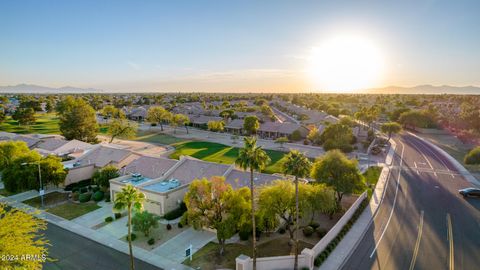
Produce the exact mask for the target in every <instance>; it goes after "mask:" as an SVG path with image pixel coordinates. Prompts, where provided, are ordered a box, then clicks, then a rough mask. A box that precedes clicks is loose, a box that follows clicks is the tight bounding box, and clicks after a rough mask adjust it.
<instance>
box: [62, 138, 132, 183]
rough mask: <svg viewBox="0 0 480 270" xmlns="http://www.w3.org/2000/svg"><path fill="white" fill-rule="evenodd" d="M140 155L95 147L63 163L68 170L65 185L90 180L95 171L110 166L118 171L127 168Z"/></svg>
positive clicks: (107, 147)
mask: <svg viewBox="0 0 480 270" xmlns="http://www.w3.org/2000/svg"><path fill="white" fill-rule="evenodd" d="M139 157H140V155H138V154H135V153H133V152H132V151H129V150H126V149H120V148H116V147H112V146H106V145H96V146H94V147H93V148H92V149H90V150H89V151H87V152H86V153H85V154H84V155H82V156H81V157H79V158H77V159H75V160H70V161H66V162H64V163H63V164H64V167H65V168H66V169H68V174H67V177H66V179H65V183H64V184H65V185H70V184H73V183H77V182H80V181H83V180H87V179H91V178H92V176H93V174H94V173H95V171H96V170H98V169H101V168H103V167H105V166H108V165H112V166H115V167H117V168H119V169H121V168H123V167H125V166H127V165H128V164H130V163H131V162H132V161H134V160H135V159H138V158H139Z"/></svg>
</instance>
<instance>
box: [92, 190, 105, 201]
mask: <svg viewBox="0 0 480 270" xmlns="http://www.w3.org/2000/svg"><path fill="white" fill-rule="evenodd" d="M103 197H104V193H103V191H100V190H98V191H97V192H95V193H93V196H92V198H93V200H94V201H96V202H99V201H101V200H103Z"/></svg>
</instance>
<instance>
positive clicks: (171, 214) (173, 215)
mask: <svg viewBox="0 0 480 270" xmlns="http://www.w3.org/2000/svg"><path fill="white" fill-rule="evenodd" d="M186 211H187V207H186V206H185V203H183V202H182V204H181V205H180V207H179V208H177V209H174V210H172V211H170V212H168V213H166V214H165V215H164V216H163V218H164V219H166V220H174V219H176V218H179V217H181V216H182V215H183V213H185V212H186Z"/></svg>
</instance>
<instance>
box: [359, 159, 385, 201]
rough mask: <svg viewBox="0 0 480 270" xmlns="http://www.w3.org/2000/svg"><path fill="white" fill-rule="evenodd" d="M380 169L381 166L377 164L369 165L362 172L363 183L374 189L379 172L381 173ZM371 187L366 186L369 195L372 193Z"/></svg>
mask: <svg viewBox="0 0 480 270" xmlns="http://www.w3.org/2000/svg"><path fill="white" fill-rule="evenodd" d="M382 169H383V168H382V167H378V166H372V167H369V168H368V169H367V170H366V171H365V172H364V173H363V177H364V180H365V184H369V185H370V186H371V187H372V188H373V189H374V188H375V186H376V185H377V182H378V178H379V177H380V174H381V173H382ZM372 188H368V187H367V191H368V195H369V196H371V195H372V192H373V190H372Z"/></svg>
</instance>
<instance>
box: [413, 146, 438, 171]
mask: <svg viewBox="0 0 480 270" xmlns="http://www.w3.org/2000/svg"><path fill="white" fill-rule="evenodd" d="M414 144H415V143H412V146H413V148H415V149H417V151H418V152H419V153H420V154H421V155H422V156H423V158H424V159H425V160H426V161H427V163H428V166H430V169H432V170H434V169H433V166H432V163H430V160H428V158H427V156H425V154H424V153H423V152H422V151H420V149H418V147H416V146H415V145H414ZM433 174H434V175H435V177H437V176H438V175H437V173H436V172H434V173H433Z"/></svg>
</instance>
